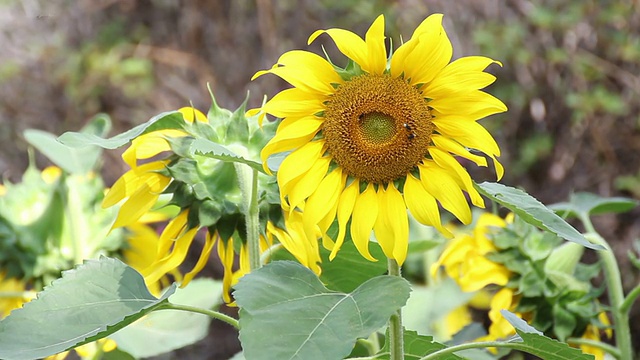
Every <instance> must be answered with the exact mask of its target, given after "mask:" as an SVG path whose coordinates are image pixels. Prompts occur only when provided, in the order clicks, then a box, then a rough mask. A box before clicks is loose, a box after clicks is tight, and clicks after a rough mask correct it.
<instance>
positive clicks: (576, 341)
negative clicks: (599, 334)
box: [567, 338, 620, 359]
mask: <svg viewBox="0 0 640 360" xmlns="http://www.w3.org/2000/svg"><path fill="white" fill-rule="evenodd" d="M567 343H568V344H572V345H587V346H591V347H594V348H598V349H600V350H603V351H606V352H608V353H609V354H611V355H613V357H615V358H616V359H620V351H619V350H618V349H617V348H615V347H614V346H611V345H609V344H606V343H603V342H601V341H597V340H591V339H583V338H568V339H567Z"/></svg>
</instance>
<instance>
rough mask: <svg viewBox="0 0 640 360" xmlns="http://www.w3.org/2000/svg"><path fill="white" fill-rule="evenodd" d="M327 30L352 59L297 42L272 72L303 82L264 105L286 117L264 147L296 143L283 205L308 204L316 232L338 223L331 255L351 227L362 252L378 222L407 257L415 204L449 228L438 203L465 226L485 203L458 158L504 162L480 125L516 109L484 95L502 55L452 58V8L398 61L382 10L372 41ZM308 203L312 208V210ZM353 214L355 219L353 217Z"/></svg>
mask: <svg viewBox="0 0 640 360" xmlns="http://www.w3.org/2000/svg"><path fill="white" fill-rule="evenodd" d="M323 33H326V34H327V35H329V36H330V37H331V38H332V39H333V41H334V42H335V44H336V46H337V47H338V49H339V50H340V51H341V52H342V53H343V54H344V55H346V56H347V57H348V58H349V59H350V60H351V61H352V63H351V65H350V66H348V67H347V68H346V69H338V68H336V67H335V66H334V65H332V64H331V63H330V62H329V61H327V60H325V59H323V58H322V57H320V56H318V55H316V54H313V53H310V52H307V51H300V50H294V51H289V52H287V53H285V54H283V55H282V56H281V57H280V59H279V60H278V62H277V64H276V65H274V66H273V67H272V68H271V69H269V70H264V71H259V72H258V73H256V74H255V75H254V79H255V78H256V77H258V76H261V75H263V74H266V73H271V74H274V75H277V76H279V77H281V78H282V79H284V80H285V81H287V82H289V83H290V84H291V85H292V86H293V88H290V89H286V90H283V91H281V92H280V93H278V94H277V95H275V96H274V97H273V98H272V99H271V100H269V101H268V102H267V103H265V104H264V105H263V106H262V108H261V109H254V110H252V111H250V112H249V114H256V113H258V112H260V111H261V112H262V113H263V114H271V115H273V116H276V117H280V118H283V120H282V122H281V123H280V125H279V126H278V130H277V133H276V135H275V137H274V138H273V139H272V140H271V141H269V143H268V144H267V145H266V146H265V147H264V149H263V150H262V153H261V156H262V160H263V162H264V166H265V170H267V171H270V169H268V168H267V159H268V158H269V157H270V156H271V155H273V154H276V153H281V152H286V151H291V153H290V154H288V155H287V156H286V158H285V159H284V161H282V163H281V164H280V166H279V168H278V169H277V171H278V173H277V180H278V184H279V187H280V192H281V194H280V195H281V200H282V206H283V208H284V210H285V211H289V212H293V211H294V209H296V208H301V207H304V211H303V224H304V227H305V232H306V233H307V236H308V237H313V236H314V235H315V234H316V233H317V230H318V229H319V232H320V234H322V235H326V233H327V230H328V228H329V226H330V225H331V223H332V222H333V220H334V219H337V220H338V224H339V233H338V235H337V236H336V238H335V239H331V240H332V241H323V243H324V245H325V246H329V248H330V249H331V250H332V254H331V258H333V257H335V254H336V252H337V251H338V249H339V248H340V246H341V245H342V243H343V241H344V237H345V234H346V231H347V226H349V231H350V232H351V236H352V238H353V241H354V244H355V245H356V247H357V249H358V250H359V252H360V253H361V254H362V255H363V256H364V257H366V258H367V259H370V260H374V258H373V257H372V256H371V255H370V253H369V249H368V242H369V238H370V234H371V231H372V230H373V231H374V233H375V235H376V238H377V240H378V242H379V243H380V246H381V247H382V250H383V251H384V253H385V255H386V256H387V257H389V258H393V259H395V260H396V261H397V262H398V263H400V264H401V263H402V262H403V261H404V260H405V258H406V254H407V243H408V218H407V209H408V210H409V211H410V212H411V214H412V215H413V216H414V217H415V218H416V219H417V220H418V221H420V222H421V223H423V224H426V225H431V226H434V227H436V228H438V229H439V230H440V231H441V232H442V233H444V234H447V235H449V232H448V231H447V230H446V229H445V228H443V227H442V225H441V220H440V212H439V209H438V203H439V204H440V205H442V207H444V208H445V209H446V210H448V211H449V212H451V213H452V214H454V215H455V216H456V217H457V218H458V219H460V220H461V221H462V222H463V223H469V222H470V221H471V211H470V209H469V205H468V204H467V201H466V199H465V195H464V192H466V193H467V194H468V195H469V197H470V199H471V202H472V203H473V204H474V205H476V206H479V207H483V206H484V203H483V200H482V198H481V197H480V195H479V194H478V192H477V191H476V190H475V189H474V187H473V184H472V181H471V177H470V176H469V174H468V173H467V171H466V170H465V169H464V168H463V167H462V166H461V165H460V163H459V162H458V160H457V159H456V156H458V157H461V158H465V159H468V160H470V161H472V162H474V163H476V164H477V165H480V166H487V162H486V159H485V158H484V157H482V156H479V155H476V154H472V153H471V152H470V151H469V150H468V149H469V148H473V149H476V150H478V151H480V152H482V153H484V154H486V155H487V156H489V157H490V158H492V159H493V160H494V164H495V167H496V172H497V174H498V178H500V177H502V174H503V169H502V166H501V165H500V163H499V162H497V161H495V158H496V156H499V155H500V150H499V148H498V145H497V144H496V142H495V140H494V139H493V138H492V137H491V135H490V134H489V133H488V132H487V131H486V130H485V129H484V128H483V127H482V126H481V125H479V124H478V123H477V122H476V121H477V120H479V119H481V118H483V117H486V116H488V115H492V114H496V113H500V112H503V111H506V106H505V105H504V104H503V103H502V102H501V101H500V100H498V99H496V98H495V97H493V96H491V95H489V94H487V93H485V92H483V91H481V90H480V89H483V88H485V87H486V86H488V85H489V84H491V83H493V82H494V80H495V77H494V76H493V75H490V74H488V73H485V72H484V69H485V68H486V67H488V66H489V65H490V64H492V63H497V62H496V61H494V60H492V59H489V58H486V57H481V56H472V57H464V58H461V59H458V60H455V61H453V62H451V63H450V61H451V57H452V46H451V42H450V41H449V39H448V38H447V34H446V33H445V31H444V28H443V27H442V15H441V14H435V15H432V16H429V17H428V18H427V19H426V20H424V21H423V22H422V24H420V26H418V28H417V29H416V30H415V31H414V33H413V35H412V36H411V38H410V39H409V40H408V41H407V42H405V43H404V44H402V45H401V46H400V47H398V48H397V49H396V50H395V51H394V52H393V54H392V55H391V56H390V59H388V54H387V51H386V48H385V36H384V17H383V16H382V15H381V16H379V17H378V18H377V19H376V20H375V21H374V22H373V24H372V25H371V27H370V28H369V30H368V31H367V33H366V35H365V38H364V40H363V39H362V38H360V37H359V36H357V35H356V34H354V33H352V32H350V31H347V30H342V29H328V30H319V31H316V32H315V33H313V34H312V35H311V37H310V38H309V42H312V41H314V40H315V39H316V38H317V37H318V36H319V35H321V34H323ZM303 204H304V206H303ZM349 222H350V224H349Z"/></svg>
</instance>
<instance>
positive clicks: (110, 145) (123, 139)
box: [58, 111, 185, 149]
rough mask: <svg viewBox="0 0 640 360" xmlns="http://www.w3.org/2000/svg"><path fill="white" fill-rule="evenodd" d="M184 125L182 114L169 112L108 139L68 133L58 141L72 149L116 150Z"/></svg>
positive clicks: (92, 135) (93, 135)
mask: <svg viewBox="0 0 640 360" xmlns="http://www.w3.org/2000/svg"><path fill="white" fill-rule="evenodd" d="M184 125H185V121H184V118H183V117H182V114H181V113H180V112H178V111H169V112H164V113H161V114H158V115H156V116H154V117H152V118H151V119H149V121H147V122H146V123H144V124H140V125H138V126H136V127H134V128H132V129H129V130H127V131H125V132H123V133H121V134H118V135H116V136H113V137H110V138H108V139H105V138H103V137H101V136H98V135H95V134H84V133H78V132H66V133H64V134H62V135H60V137H58V141H59V142H60V143H62V144H64V145H67V146H71V147H83V146H89V145H96V146H100V147H102V148H105V149H115V148H118V147H120V146H123V145H125V144H127V143H129V141H131V140H132V139H134V138H136V137H138V136H139V135H142V134H146V133H149V132H152V131H157V130H164V129H182V128H183V127H184Z"/></svg>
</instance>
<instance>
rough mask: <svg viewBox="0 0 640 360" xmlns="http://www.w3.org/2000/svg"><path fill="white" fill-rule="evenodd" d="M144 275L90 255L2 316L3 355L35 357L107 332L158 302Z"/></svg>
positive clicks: (7, 358) (0, 344)
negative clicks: (22, 304)
mask: <svg viewBox="0 0 640 360" xmlns="http://www.w3.org/2000/svg"><path fill="white" fill-rule="evenodd" d="M174 291H175V285H174V286H171V287H170V288H169V289H167V291H165V293H164V295H163V296H162V297H161V298H160V299H157V298H155V297H154V296H153V295H151V294H150V293H149V290H147V287H146V286H145V283H144V279H143V278H142V276H141V275H140V274H139V273H138V272H137V271H135V270H134V269H133V268H132V267H130V266H128V265H126V264H124V263H123V262H121V261H120V260H117V259H111V258H106V257H102V258H100V260H86V261H85V262H84V264H82V265H78V266H77V267H76V268H75V269H72V270H68V271H65V272H63V273H62V278H60V279H58V280H56V281H54V282H53V283H52V284H51V285H50V286H48V287H46V288H45V289H44V290H43V291H42V292H40V293H39V294H38V298H37V299H36V300H33V301H31V302H28V303H26V304H25V305H24V307H23V308H22V309H19V310H15V311H13V312H12V313H11V315H9V316H8V317H7V318H5V319H3V320H2V321H0V358H2V359H5V360H11V359H37V358H42V357H46V356H49V355H53V354H57V353H59V352H62V351H64V350H67V349H69V348H72V347H75V346H77V345H80V344H83V343H86V342H89V341H94V340H97V339H100V338H103V337H105V336H108V335H110V334H112V333H114V332H116V331H117V330H119V329H121V328H122V327H124V326H126V325H128V324H130V323H131V322H133V321H135V320H137V319H139V318H141V317H142V316H143V315H145V314H146V313H148V312H150V311H152V310H153V309H155V308H158V307H161V306H162V305H163V304H164V303H165V302H166V301H168V300H167V298H168V297H169V296H170V295H171V294H173V292H174Z"/></svg>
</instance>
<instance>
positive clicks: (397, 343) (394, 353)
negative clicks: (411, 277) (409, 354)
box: [387, 259, 404, 360]
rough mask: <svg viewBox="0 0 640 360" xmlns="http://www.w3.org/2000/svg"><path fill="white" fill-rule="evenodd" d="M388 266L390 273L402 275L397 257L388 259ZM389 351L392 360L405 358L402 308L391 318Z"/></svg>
mask: <svg viewBox="0 0 640 360" xmlns="http://www.w3.org/2000/svg"><path fill="white" fill-rule="evenodd" d="M387 267H388V269H389V275H391V276H398V277H400V276H402V275H401V274H400V266H398V263H397V262H396V261H395V259H387ZM388 341H389V352H390V353H391V354H390V355H391V356H390V360H403V359H404V334H403V331H402V309H400V310H398V311H397V312H396V313H395V314H393V315H391V317H390V318H389V339H388Z"/></svg>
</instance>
